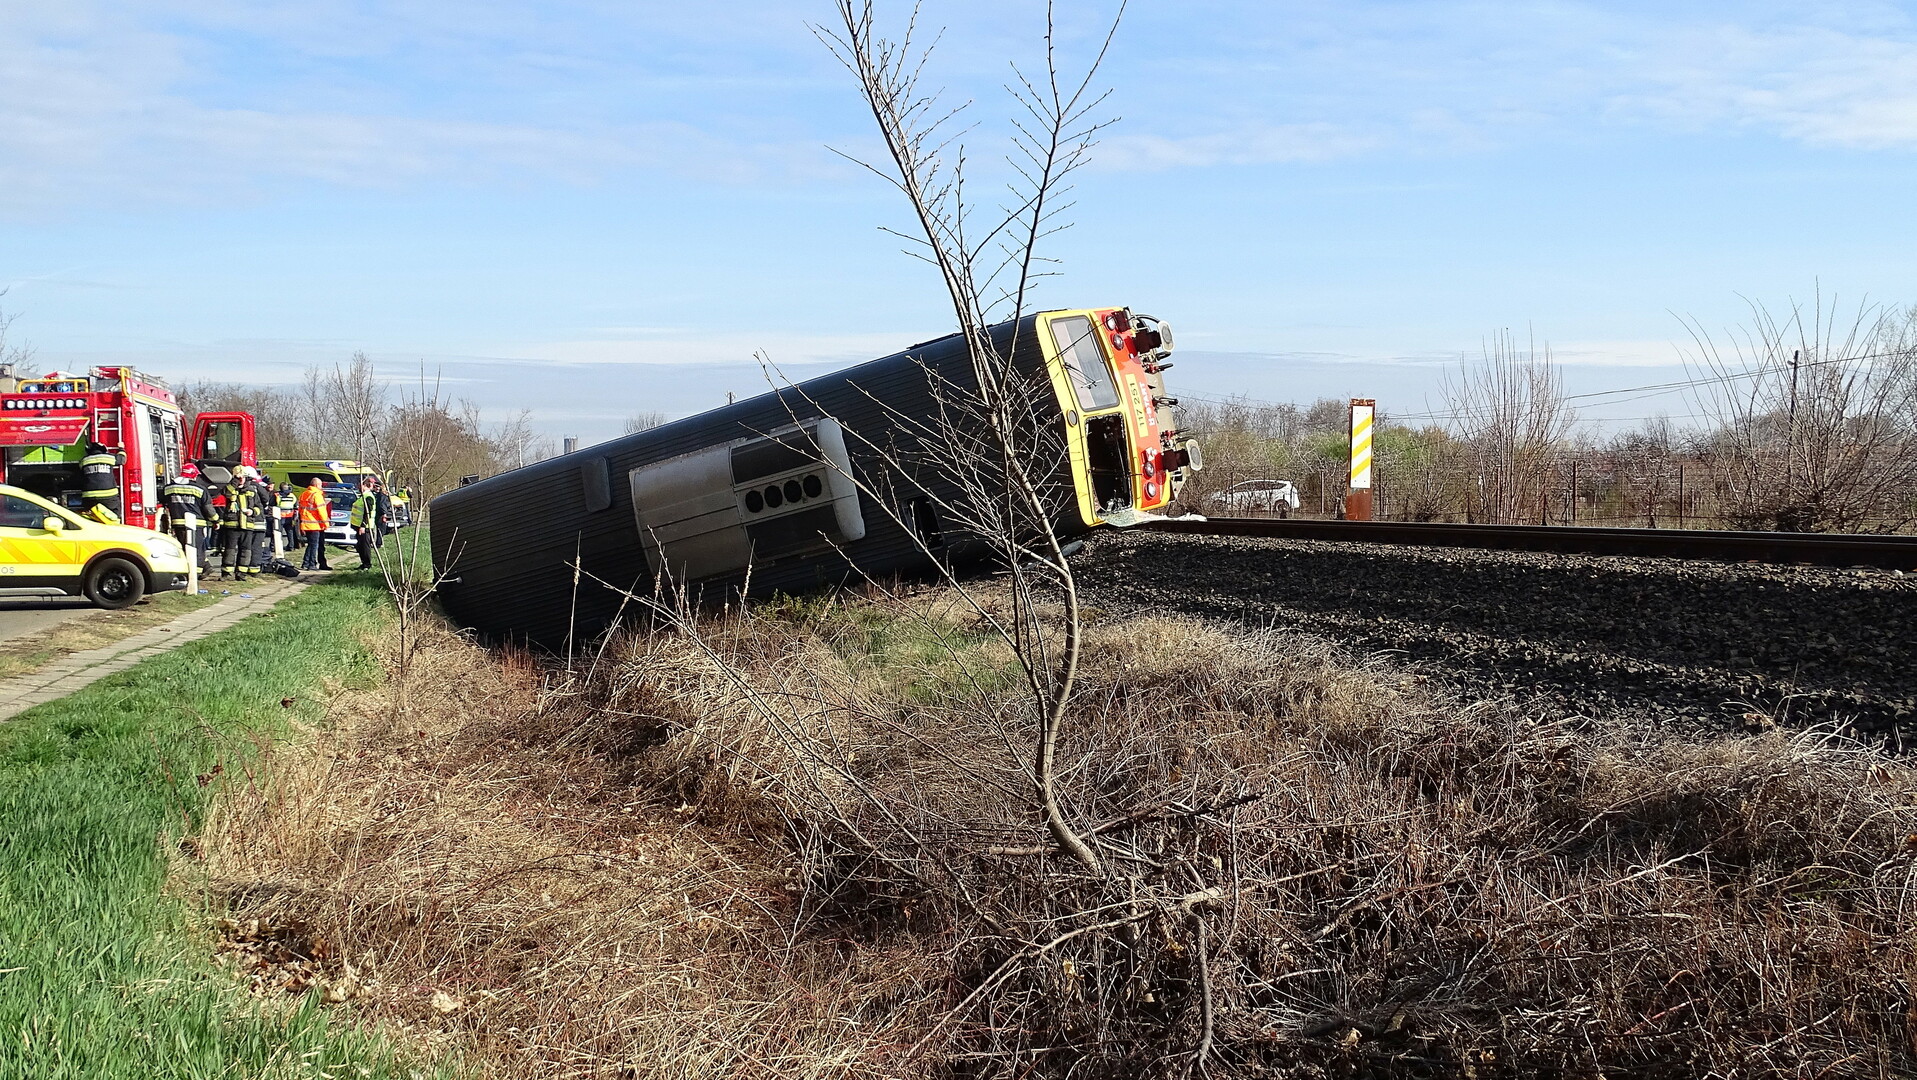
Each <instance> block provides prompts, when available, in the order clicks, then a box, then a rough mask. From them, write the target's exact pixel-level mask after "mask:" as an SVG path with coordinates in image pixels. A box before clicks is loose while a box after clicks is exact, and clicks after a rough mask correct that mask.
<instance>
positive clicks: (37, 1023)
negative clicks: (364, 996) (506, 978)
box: [0, 574, 414, 1080]
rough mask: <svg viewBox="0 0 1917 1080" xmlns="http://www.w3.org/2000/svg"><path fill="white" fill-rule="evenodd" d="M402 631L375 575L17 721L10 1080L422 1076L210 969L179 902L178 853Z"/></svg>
mask: <svg viewBox="0 0 1917 1080" xmlns="http://www.w3.org/2000/svg"><path fill="white" fill-rule="evenodd" d="M389 618H391V606H390V602H389V600H388V597H387V594H386V592H385V589H384V587H383V585H382V584H381V583H380V582H379V581H378V579H376V578H375V577H374V576H373V575H370V574H351V575H342V576H341V577H338V578H335V579H333V580H331V581H328V582H325V583H322V584H319V585H315V586H313V587H312V588H309V589H307V590H306V591H305V592H303V593H301V594H300V595H298V596H295V597H293V598H292V599H290V600H288V601H286V602H284V603H281V604H280V605H279V606H278V607H277V608H275V609H273V611H272V613H271V615H270V616H268V617H263V618H262V617H249V618H247V619H245V620H244V621H242V622H241V623H240V624H239V625H236V626H234V627H231V628H230V629H227V630H224V631H222V632H220V633H217V634H214V635H211V636H209V637H206V638H202V639H200V640H199V641H195V642H191V643H189V644H187V645H184V646H181V647H180V648H178V649H176V650H174V651H172V652H170V653H167V654H165V655H162V656H157V657H154V658H152V659H149V660H146V661H144V662H142V663H140V664H138V665H136V666H135V667H132V668H129V669H128V670H126V671H124V672H121V673H119V674H117V675H114V676H111V677H109V678H106V679H103V680H101V681H99V682H97V683H94V684H93V685H91V686H88V687H86V688H84V689H82V690H80V691H78V692H77V693H75V694H73V695H72V696H70V697H67V698H63V699H61V700H59V701H55V702H50V703H48V704H46V705H43V706H41V707H39V708H36V709H33V710H31V711H30V712H27V713H24V714H22V715H21V716H19V717H17V718H15V719H14V720H13V721H11V722H8V723H5V724H0V971H3V973H0V1078H12V1077H33V1078H35V1080H65V1078H68V1077H72V1078H75V1080H79V1078H85V1080H107V1078H118V1077H125V1078H128V1080H135V1078H137V1080H157V1078H174V1077H180V1078H195V1080H200V1078H208V1080H210V1078H215V1077H219V1078H240V1077H245V1078H249V1080H250V1078H253V1077H322V1076H328V1077H340V1078H342V1080H344V1078H357V1077H402V1076H411V1075H414V1069H413V1068H411V1067H408V1066H407V1065H405V1064H404V1063H403V1062H401V1061H399V1060H397V1059H396V1058H395V1057H394V1056H393V1055H392V1054H391V1053H389V1052H387V1051H386V1050H384V1049H383V1048H382V1047H381V1046H380V1045H379V1044H378V1043H377V1042H376V1041H375V1040H374V1039H372V1038H371V1037H369V1036H367V1035H365V1034H363V1033H361V1032H359V1031H357V1030H355V1029H354V1027H353V1026H352V1025H351V1024H350V1023H349V1022H342V1021H341V1020H339V1019H335V1018H329V1016H328V1015H327V1014H326V1012H325V1010H323V1009H321V1008H319V1007H317V1006H316V1005H314V1004H313V1003H311V1002H310V1001H308V1002H306V1003H304V1004H300V1005H297V1006H294V1007H286V1006H283V1005H266V1004H263V1003H260V1002H257V1001H255V1000H254V999H252V998H251V997H249V996H248V995H247V994H246V993H244V992H243V991H242V990H240V989H239V987H238V985H237V983H236V982H235V980H233V979H232V978H231V977H229V976H228V975H226V974H225V973H223V972H221V971H220V970H219V969H217V968H216V967H214V966H213V965H212V964H211V963H210V962H209V961H208V959H207V955H206V945H205V942H204V941H202V940H199V939H198V937H197V936H196V934H195V932H194V930H193V926H194V918H193V915H194V912H192V911H191V910H189V909H188V907H187V905H185V904H182V903H181V902H179V901H177V900H175V899H172V898H170V897H169V896H168V894H167V893H166V890H165V884H166V876H167V865H168V858H167V855H166V852H167V851H168V850H171V849H172V847H171V846H172V845H175V844H177V843H178V841H179V839H180V838H181V837H182V836H185V835H189V834H191V833H193V832H194V831H196V830H197V828H198V827H199V824H200V822H201V820H202V817H203V815H204V813H205V810H206V808H207V805H208V802H209V800H210V798H211V797H212V795H213V793H214V792H215V791H216V790H217V789H218V787H219V784H218V783H213V784H209V785H205V786H203V785H201V784H200V783H199V781H198V779H197V778H198V777H199V776H201V775H202V774H207V773H211V772H212V770H213V768H214V766H215V765H221V766H224V769H225V770H226V771H227V772H228V773H231V772H235V771H237V770H236V768H235V766H236V765H244V763H245V761H246V759H247V758H248V757H249V756H250V753H251V751H252V749H253V746H254V739H255V738H256V737H269V738H270V737H273V736H277V735H279V734H282V733H284V732H285V731H286V718H287V716H288V714H289V710H286V709H283V708H281V706H280V699H282V698H286V697H291V698H296V699H298V705H297V712H298V713H299V714H301V715H303V716H304V717H305V718H306V719H309V720H312V719H317V718H318V716H319V715H320V710H321V708H322V702H321V701H320V700H319V687H320V685H321V681H322V680H323V679H328V678H331V679H339V680H344V681H345V682H347V683H348V684H351V685H358V686H371V685H373V684H375V683H376V682H377V681H378V680H379V679H380V677H381V670H380V666H379V663H378V661H377V660H376V658H374V657H373V656H372V655H370V654H369V653H368V652H367V650H366V648H365V647H364V646H363V645H362V643H361V637H360V632H361V631H363V630H366V629H368V628H370V627H375V626H377V625H378V624H380V623H381V622H382V621H384V620H387V619H389Z"/></svg>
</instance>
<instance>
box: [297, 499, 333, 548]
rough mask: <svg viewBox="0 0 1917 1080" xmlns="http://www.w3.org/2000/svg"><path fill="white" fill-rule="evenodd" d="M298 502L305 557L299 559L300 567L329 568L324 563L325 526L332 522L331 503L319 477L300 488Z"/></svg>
mask: <svg viewBox="0 0 1917 1080" xmlns="http://www.w3.org/2000/svg"><path fill="white" fill-rule="evenodd" d="M298 504H299V527H300V534H301V535H303V536H305V537H306V557H305V558H303V559H301V560H300V569H301V570H331V569H332V567H331V566H328V565H327V564H326V528H327V526H329V525H331V524H332V523H333V504H332V501H331V500H329V499H327V497H326V485H325V484H324V483H323V482H322V481H321V480H320V478H319V477H317V476H315V477H314V478H313V481H312V483H310V484H307V485H306V486H305V487H303V488H301V489H300V494H299V500H298Z"/></svg>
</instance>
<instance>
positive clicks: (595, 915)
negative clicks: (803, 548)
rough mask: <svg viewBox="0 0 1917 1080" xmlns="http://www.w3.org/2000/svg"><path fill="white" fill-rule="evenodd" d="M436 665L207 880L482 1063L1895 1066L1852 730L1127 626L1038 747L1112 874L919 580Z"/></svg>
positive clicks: (1587, 1070) (220, 829) (265, 801)
mask: <svg viewBox="0 0 1917 1080" xmlns="http://www.w3.org/2000/svg"><path fill="white" fill-rule="evenodd" d="M419 655H420V657H421V659H420V660H418V661H417V663H418V664H419V665H420V666H419V667H418V668H417V669H416V670H415V671H414V672H413V675H412V678H413V679H415V680H416V683H415V687H414V691H413V693H412V694H411V695H410V697H411V700H413V701H415V702H422V701H432V702H433V704H432V705H431V706H430V707H421V708H418V709H416V710H415V712H414V714H412V715H409V716H407V717H404V718H398V719H395V718H392V717H389V716H385V715H383V713H382V712H381V710H380V708H379V706H378V703H377V702H374V701H360V702H356V703H350V704H349V705H348V706H347V707H344V708H342V709H340V710H337V711H336V715H335V720H336V727H335V728H334V729H333V730H332V731H330V732H329V733H327V734H326V735H324V736H323V737H321V738H319V739H318V740H317V743H316V745H317V748H318V753H317V754H314V755H310V756H302V755H301V754H287V755H285V756H284V758H283V759H282V761H281V762H280V766H279V768H278V770H277V775H278V776H279V778H280V779H279V780H278V782H277V783H276V784H275V786H274V787H273V788H272V789H271V790H269V791H266V792H262V793H260V795H261V797H260V798H258V799H256V800H253V801H250V802H244V801H233V802H230V803H229V804H228V811H227V813H226V816H225V817H223V818H222V819H221V820H219V821H218V822H216V823H215V827H214V828H211V829H209V830H208V837H209V842H208V856H209V865H210V867H211V869H212V872H213V873H214V875H215V877H216V879H217V880H219V881H221V882H223V883H224V884H225V885H226V887H227V889H228V891H229V893H230V895H231V896H232V898H233V903H234V906H235V918H236V919H239V920H241V925H242V927H243V928H245V929H246V930H247V931H248V932H246V933H240V934H237V935H235V936H236V937H238V938H243V939H248V940H251V941H257V940H258V939H259V938H260V937H261V936H262V933H261V932H259V931H257V930H253V929H252V928H251V927H250V925H249V924H247V923H246V920H252V919H260V920H264V921H265V924H266V926H268V927H269V928H272V927H280V928H287V929H288V931H289V933H290V936H291V938H292V939H293V940H295V941H296V942H303V943H304V944H300V945H298V947H296V948H292V949H290V950H286V951H289V952H290V953H292V954H295V955H296V956H297V955H304V954H311V953H313V952H315V951H318V952H324V953H326V954H327V955H326V956H325V957H319V958H317V959H310V958H309V960H308V962H310V963H311V964H312V965H313V966H314V967H315V968H316V969H318V972H319V974H318V978H319V979H320V980H321V981H322V982H323V983H325V985H326V986H328V987H330V988H331V990H332V993H333V996H335V997H342V996H347V995H349V994H350V995H351V996H352V998H353V1000H355V1001H357V1002H359V1003H360V1006H361V1007H362V1008H365V1009H367V1010H369V1011H371V1012H373V1013H375V1014H377V1015H382V1016H387V1017H393V1018H398V1019H400V1020H402V1021H404V1022H407V1023H410V1024H413V1025H415V1027H416V1028H417V1029H418V1030H420V1031H421V1032H422V1033H428V1032H431V1033H439V1034H440V1035H441V1036H453V1037H456V1038H457V1039H459V1040H460V1042H461V1045H464V1046H467V1047H469V1048H470V1052H471V1053H472V1054H473V1057H474V1060H476V1061H479V1062H483V1063H485V1065H486V1067H487V1068H488V1069H490V1070H491V1071H494V1072H497V1073H498V1074H500V1075H525V1076H554V1075H562V1076H563V1075H592V1076H616V1075H632V1076H721V1075H724V1076H754V1075H765V1076H773V1075H777V1076H855V1075H869V1076H897V1075H928V1074H930V1075H953V1074H956V1075H991V1076H1012V1075H1018V1076H1026V1075H1057V1076H1065V1075H1072V1076H1079V1077H1087V1076H1111V1077H1121V1076H1123V1077H1129V1076H1151V1075H1183V1074H1194V1075H1196V1074H1204V1075H1212V1076H1223V1075H1267V1074H1270V1075H1277V1074H1291V1073H1293V1072H1301V1073H1304V1074H1315V1073H1319V1072H1326V1073H1338V1074H1341V1075H1352V1074H1363V1075H1405V1076H1423V1075H1475V1076H1495V1075H1510V1076H1518V1075H1538V1074H1540V1073H1544V1074H1555V1075H1576V1076H1597V1075H1600V1074H1602V1075H1610V1076H1623V1075H1642V1076H1710V1075H1740V1076H1756V1075H1779V1076H1782V1075H1791V1076H1799V1075H1801V1076H1823V1077H1846V1076H1854V1077H1877V1076H1890V1075H1907V1074H1909V1073H1910V1072H1911V1071H1912V1069H1913V1068H1914V1067H1917V1047H1914V1046H1913V1043H1912V1030H1913V1019H1914V1018H1917V1013H1913V1012H1912V1009H1913V1004H1912V1002H1913V998H1912V992H1911V983H1912V980H1913V977H1917V951H1914V950H1913V943H1914V942H1917V937H1914V936H1913V933H1912V930H1913V924H1912V919H1911V916H1912V903H1913V899H1912V897H1913V892H1912V888H1911V886H1912V885H1913V871H1912V860H1913V854H1914V851H1913V849H1914V848H1917V774H1913V771H1912V769H1911V768H1910V767H1909V766H1907V765H1906V764H1904V763H1903V762H1901V761H1896V760H1892V759H1887V758H1884V757H1882V756H1880V755H1878V754H1876V753H1874V752H1872V751H1870V750H1867V749H1865V748H1861V747H1857V746H1855V745H1852V744H1847V743H1844V742H1841V741H1839V740H1837V739H1835V738H1832V737H1828V736H1824V735H1818V734H1798V735H1787V734H1781V733H1775V732H1773V733H1770V734H1767V735H1764V736H1760V737H1756V738H1752V739H1743V740H1735V741H1727V742H1722V743H1714V744H1708V745H1689V746H1687V745H1677V744H1660V743H1654V742H1649V741H1643V740H1636V739H1632V738H1629V737H1626V736H1623V735H1619V734H1616V733H1610V732H1606V731H1604V730H1602V729H1600V728H1598V727H1596V726H1594V725H1590V724H1588V723H1575V722H1561V723H1534V722H1532V721H1530V720H1528V719H1526V718H1524V717H1521V716H1517V715H1513V714H1510V713H1508V712H1506V711H1502V710H1499V709H1497V708H1492V707H1488V706H1475V707H1468V708H1461V707H1456V706H1453V705H1447V704H1444V703H1441V702H1433V701H1431V700H1429V699H1428V698H1427V697H1426V696H1425V694H1424V693H1423V691H1422V689H1421V688H1420V687H1419V686H1418V685H1416V683H1415V680H1413V679H1411V678H1410V677H1408V676H1405V675H1403V674H1402V673H1399V672H1397V671H1396V670H1395V669H1393V668H1389V667H1385V666H1381V665H1373V666H1369V667H1365V666H1354V665H1353V664H1352V663H1351V662H1350V661H1349V660H1348V659H1346V658H1344V657H1341V656H1340V655H1338V654H1336V653H1335V652H1333V651H1332V650H1330V649H1329V648H1328V647H1326V646H1323V645H1321V644H1315V643H1313V642H1311V641H1309V640H1306V639H1302V638H1299V637H1296V636H1287V635H1284V634H1277V633H1273V634H1267V635H1262V636H1254V637H1248V638H1246V637H1231V636H1227V635H1225V634H1222V633H1220V632H1218V631H1216V630H1212V629H1209V628H1206V627H1203V626H1200V625H1196V624H1192V623H1188V622H1180V621H1173V620H1146V621H1136V620H1134V621H1126V622H1112V623H1110V624H1106V625H1097V626H1094V627H1093V628H1092V630H1091V641H1090V645H1089V649H1088V656H1089V657H1090V661H1089V667H1088V669H1087V670H1086V671H1085V673H1084V690H1083V692H1082V694H1081V696H1080V697H1079V698H1078V702H1077V705H1076V707H1075V709H1074V715H1073V717H1072V719H1071V722H1070V725H1069V726H1068V728H1067V729H1066V731H1065V733H1064V742H1063V744H1062V745H1061V748H1060V751H1059V760H1060V763H1061V770H1060V773H1061V785H1062V797H1063V801H1064V803H1065V805H1067V806H1068V807H1070V808H1071V809H1072V811H1073V812H1074V814H1075V815H1076V817H1077V818H1078V820H1079V822H1080V824H1081V826H1082V827H1083V828H1084V829H1086V830H1088V831H1090V832H1093V833H1095V834H1096V835H1097V837H1098V843H1099V850H1100V855H1101V858H1102V859H1104V860H1105V862H1106V863H1107V866H1108V868H1109V869H1108V871H1107V872H1106V873H1105V874H1102V875H1092V874H1089V873H1087V872H1085V871H1084V870H1083V869H1082V868H1080V867H1079V866H1078V865H1077V864H1076V863H1073V862H1070V861H1068V860H1064V859H1061V858H1058V857H1056V856H1055V855H1052V854H1050V853H1049V845H1048V844H1047V843H1046V842H1045V841H1046V837H1045V834H1044V832H1043V830H1042V829H1041V828H1040V827H1039V826H1038V824H1037V819H1036V817H1035V815H1034V812H1033V809H1032V805H1031V799H1030V785H1029V779H1028V777H1029V774H1028V773H1027V771H1026V770H1027V767H1028V764H1029V762H1028V761H1027V758H1028V756H1029V754H1028V751H1027V747H1028V746H1029V741H1030V725H1031V718H1030V717H1029V715H1028V711H1029V709H1028V707H1027V706H1025V705H1022V704H1021V699H1020V698H1019V696H1018V694H1017V693H1016V692H1015V690H1014V689H1012V688H1010V684H1011V679H1010V675H1009V674H1008V668H1007V657H1006V656H1005V655H1004V653H1003V651H1002V649H1000V648H999V647H998V646H996V645H995V644H994V643H993V642H992V641H991V640H990V639H989V637H988V636H986V635H985V634H983V633H982V632H981V630H980V627H979V626H978V625H976V624H975V620H971V619H968V618H967V617H965V616H964V615H963V614H962V613H961V609H959V608H956V607H954V606H953V605H952V604H951V603H950V600H949V597H947V596H946V595H945V594H941V593H938V592H933V591H927V592H924V593H920V594H916V595H914V596H911V597H908V598H906V599H905V600H902V601H891V600H872V601H858V600H848V601H846V602H844V603H841V604H807V605H787V606H784V607H776V608H773V609H769V610H763V611H760V612H758V613H756V614H751V615H746V616H739V615H732V616H728V617H724V618H717V617H714V618H707V619H703V620H701V621H699V622H698V623H697V624H696V625H695V626H694V627H693V628H691V629H690V631H689V632H661V633H655V634H653V635H650V636H646V637H635V638H630V639H626V640H624V641H621V642H619V643H617V644H615V645H614V646H613V647H611V648H610V649H609V650H608V651H607V652H606V653H605V654H604V655H602V656H600V657H598V658H597V659H596V660H594V661H593V662H592V663H591V664H589V665H584V666H582V668H581V669H580V670H577V671H573V672H570V673H568V672H563V671H542V670H540V669H539V668H537V667H536V666H535V665H534V664H532V663H531V662H530V661H528V660H527V659H526V658H524V657H520V656H513V655H506V656H494V655H489V654H486V653H484V652H481V651H479V650H477V649H474V648H472V647H471V646H468V645H465V644H463V643H461V642H459V641H457V640H456V639H453V638H451V637H450V636H447V637H444V638H442V640H440V641H437V642H434V643H433V644H432V645H431V647H430V648H427V649H425V650H423V651H422V652H421V653H420V654H419ZM425 687H433V688H438V692H437V693H427V692H422V688H425ZM315 938H318V939H320V940H322V941H323V942H324V945H323V946H322V947H321V948H318V949H315V948H314V947H313V945H312V942H313V939H315ZM250 947H251V946H246V945H245V943H244V942H242V949H243V950H244V949H245V948H250ZM255 951H259V950H257V949H255ZM369 952H370V953H371V955H370V956H369V955H367V954H368V953H369ZM244 955H245V956H246V957H247V958H248V961H247V962H249V963H257V961H256V960H253V959H251V958H252V957H253V955H254V953H253V952H245V953H244ZM349 958H350V959H351V961H352V963H351V965H350V967H351V970H350V971H349V965H348V963H347V960H348V959H349ZM283 959H284V957H283ZM269 967H270V965H269ZM272 970H274V971H276V972H278V971H282V970H284V965H281V967H279V968H273V969H272ZM294 981H295V982H297V981H298V979H295V980H294ZM435 1003H437V1006H436V1005H435Z"/></svg>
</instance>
